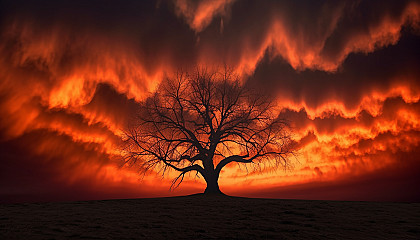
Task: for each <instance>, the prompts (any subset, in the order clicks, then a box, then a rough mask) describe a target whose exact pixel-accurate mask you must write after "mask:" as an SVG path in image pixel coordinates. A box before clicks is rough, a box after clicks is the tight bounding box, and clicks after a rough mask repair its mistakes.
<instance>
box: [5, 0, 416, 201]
mask: <svg viewBox="0 0 420 240" xmlns="http://www.w3.org/2000/svg"><path fill="white" fill-rule="evenodd" d="M98 4H99V3H98V2H95V1H94V2H91V3H86V4H82V2H79V1H73V2H72V1H69V2H62V3H58V2H55V1H45V3H44V5H42V4H41V5H42V6H38V5H34V4H32V3H31V2H30V1H21V2H19V3H13V2H6V3H3V4H2V5H3V6H2V8H1V9H2V10H0V11H1V14H0V16H2V17H1V21H0V25H1V30H0V52H1V56H0V77H1V78H0V113H1V115H2V116H3V117H2V118H1V119H0V146H1V151H0V153H1V155H2V157H1V159H2V160H1V161H2V162H3V165H4V166H5V167H4V168H3V170H2V172H1V175H2V177H1V182H2V184H1V185H0V196H13V195H28V196H37V197H34V198H40V199H41V198H43V196H44V197H45V199H55V198H57V199H77V198H78V197H79V198H82V199H89V198H104V197H106V198H118V197H122V198H124V197H150V196H171V195H181V194H192V193H197V192H200V191H203V190H204V188H205V183H204V181H203V180H202V179H195V178H194V177H193V175H194V174H191V176H190V177H189V178H188V179H186V180H185V181H184V183H182V184H181V185H180V187H179V188H178V189H176V190H174V191H169V186H170V184H171V183H170V182H171V180H172V177H174V176H175V175H169V176H167V177H165V178H164V179H162V178H161V177H160V175H159V173H157V172H150V173H149V174H148V175H146V176H144V177H142V176H139V175H138V174H137V172H136V169H135V168H129V167H127V166H124V167H121V160H120V152H119V142H120V140H121V131H122V130H123V129H124V126H125V124H126V123H127V119H128V117H129V116H130V114H131V113H132V111H133V109H135V107H136V106H137V105H138V104H139V102H141V101H142V100H144V99H145V98H147V96H148V95H149V94H150V93H151V92H153V91H155V90H156V87H157V85H158V84H159V83H160V82H161V81H162V79H163V78H165V77H167V76H170V75H172V74H174V73H175V72H176V71H177V70H179V69H183V70H186V71H188V70H190V69H192V68H194V67H195V66H197V65H198V66H206V67H209V68H217V67H218V66H221V65H223V64H226V65H228V66H231V67H232V68H233V69H234V70H235V71H236V73H238V74H239V76H240V77H241V80H242V82H243V84H254V85H255V84H256V85H258V86H259V87H261V88H262V89H264V90H265V91H266V92H267V94H273V95H275V96H276V97H277V98H276V101H277V102H276V103H277V104H278V106H279V107H280V108H281V109H282V110H281V113H280V114H281V115H282V116H285V117H287V118H288V119H290V120H291V123H292V126H293V129H294V141H296V143H297V144H298V146H299V153H298V160H299V162H295V164H294V170H293V171H283V170H281V169H278V170H276V171H273V169H270V168H267V169H266V170H264V171H263V172H258V173H254V172H251V173H247V171H246V170H245V169H243V168H238V166H236V165H234V164H231V165H228V166H227V167H226V168H225V170H224V171H222V174H221V177H220V180H219V184H220V187H221V189H222V190H223V191H224V192H225V193H227V194H236V195H242V196H259V197H279V198H281V197H294V196H295V197H301V198H305V196H306V198H312V199H313V198H331V199H343V200H346V199H348V200H352V199H368V200H389V199H391V200H392V199H393V198H392V196H393V194H399V195H401V197H400V198H398V197H397V196H396V197H395V199H401V200H416V201H418V200H419V199H420V198H419V197H420V196H419V195H418V193H416V192H413V191H414V190H413V189H415V184H417V183H418V182H419V180H418V179H419V178H418V176H420V174H419V173H420V168H419V167H420V159H419V157H418V156H419V155H418V153H419V150H418V148H419V144H420V121H419V119H420V102H419V101H420V81H419V76H420V72H419V70H418V66H419V63H420V58H419V56H420V54H419V47H418V43H419V42H420V35H419V32H420V4H419V3H418V2H417V1H399V2H398V3H395V2H392V1H390V2H384V3H382V2H381V3H376V2H373V1H360V2H358V3H347V2H345V1H334V2H319V3H317V4H315V3H309V2H308V3H294V2H293V1H290V2H288V1H284V2H269V1H267V2H261V3H257V2H256V1H254V2H253V1H247V0H236V1H233V0H220V1H210V0H203V1H197V2H195V1H189V0H174V1H168V2H160V1H157V2H142V3H140V2H139V3H134V2H124V3H113V2H108V1H105V2H103V3H101V4H100V5H98ZM98 6H100V7H98ZM406 173H407V174H406ZM355 179H360V181H361V182H357V181H355ZM381 179H382V180H381ZM381 181H382V183H383V184H381ZM389 182H394V183H395V185H391V186H392V189H393V190H391V192H389V193H388V192H387V191H389V189H388V190H387V188H388V187H390V184H389ZM363 183H365V184H366V186H368V185H369V183H372V189H375V190H377V191H378V193H376V195H375V194H374V193H372V191H371V190H372V189H369V188H368V189H367V190H366V189H363V188H360V190H359V191H358V185H359V184H363ZM373 183H374V184H373ZM340 184H341V185H340ZM299 186H303V187H302V188H299ZM324 186H336V188H338V189H340V192H339V193H337V194H330V192H325V191H324V192H323V193H319V194H318V195H316V193H313V192H314V191H315V189H319V188H320V187H324ZM340 186H342V188H340ZM290 188H293V189H295V188H296V189H298V190H293V191H299V189H302V190H301V191H302V192H299V194H300V195H299V194H298V193H296V192H294V193H290V194H289V193H285V192H284V191H283V190H282V189H286V190H287V189H290ZM346 189H347V190H346ZM286 190H285V191H286ZM397 190H398V191H397ZM305 191H306V192H308V194H307V195H305ZM55 193H56V194H55ZM293 194H294V195H293ZM61 195H62V196H63V197H60V196H61ZM28 199H31V198H30V197H28Z"/></svg>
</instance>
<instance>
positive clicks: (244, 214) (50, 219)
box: [0, 195, 420, 239]
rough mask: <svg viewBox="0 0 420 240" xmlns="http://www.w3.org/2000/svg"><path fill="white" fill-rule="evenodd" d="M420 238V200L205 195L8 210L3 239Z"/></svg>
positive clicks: (0, 212) (1, 222)
mask: <svg viewBox="0 0 420 240" xmlns="http://www.w3.org/2000/svg"><path fill="white" fill-rule="evenodd" d="M215 238H217V239H220V238H222V239H420V203H389V202H340V201H309V200H279V199H252V198H236V197H217V196H213V197H203V196H202V195H195V196H186V197H174V198H154V199H127V200H104V201H79V202H62V203H27V204H2V205H0V239H215Z"/></svg>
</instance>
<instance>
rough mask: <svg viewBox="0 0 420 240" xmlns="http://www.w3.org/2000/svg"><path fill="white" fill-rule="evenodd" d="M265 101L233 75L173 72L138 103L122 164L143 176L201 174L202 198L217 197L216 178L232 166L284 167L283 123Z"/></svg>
mask: <svg viewBox="0 0 420 240" xmlns="http://www.w3.org/2000/svg"><path fill="white" fill-rule="evenodd" d="M273 109H274V105H273V104H272V102H271V101H270V98H269V97H266V96H265V95H263V94H260V93H258V92H257V91H253V90H252V89H249V88H247V87H244V86H242V85H241V84H240V82H239V78H238V77H237V76H236V75H235V74H233V73H232V71H229V70H226V68H225V70H224V71H223V72H208V71H205V70H197V71H195V72H193V73H192V74H188V73H178V74H177V75H176V76H175V77H173V78H167V79H166V80H164V81H163V82H162V83H161V84H160V86H159V87H158V89H157V91H156V92H155V93H154V94H153V95H152V96H151V97H149V98H148V99H146V100H145V101H144V102H143V103H142V104H141V109H140V110H139V113H138V115H137V117H136V118H135V121H134V124H132V126H131V127H129V128H128V129H127V131H126V139H127V140H126V141H125V143H126V144H125V151H124V153H125V160H126V163H132V164H133V163H138V164H140V166H141V168H142V169H143V170H144V171H147V170H150V169H158V170H160V171H161V172H162V174H165V173H166V172H167V170H170V169H173V170H176V171H178V172H179V175H178V177H177V178H175V179H174V180H173V183H172V187H177V186H178V185H179V184H180V183H181V182H182V180H183V179H184V176H185V174H186V173H189V172H194V173H196V176H199V175H202V176H203V177H204V179H205V181H206V183H207V187H206V190H205V193H221V191H220V189H219V184H218V179H219V175H220V172H221V170H222V168H223V167H225V166H226V165H227V164H229V163H231V162H235V163H240V164H253V166H254V167H260V165H261V164H262V163H270V164H272V166H275V167H278V166H283V167H288V166H289V163H290V161H289V159H290V155H291V154H293V151H292V148H291V139H290V133H289V132H288V131H287V122H286V121H285V120H283V119H279V118H278V116H276V115H275V114H274V111H273Z"/></svg>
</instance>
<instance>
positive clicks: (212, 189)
mask: <svg viewBox="0 0 420 240" xmlns="http://www.w3.org/2000/svg"><path fill="white" fill-rule="evenodd" d="M205 180H206V183H207V187H206V190H205V191H204V193H205V194H223V193H222V192H221V191H220V189H219V182H218V180H219V178H218V176H214V174H212V175H211V176H207V177H205Z"/></svg>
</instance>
